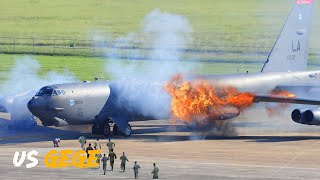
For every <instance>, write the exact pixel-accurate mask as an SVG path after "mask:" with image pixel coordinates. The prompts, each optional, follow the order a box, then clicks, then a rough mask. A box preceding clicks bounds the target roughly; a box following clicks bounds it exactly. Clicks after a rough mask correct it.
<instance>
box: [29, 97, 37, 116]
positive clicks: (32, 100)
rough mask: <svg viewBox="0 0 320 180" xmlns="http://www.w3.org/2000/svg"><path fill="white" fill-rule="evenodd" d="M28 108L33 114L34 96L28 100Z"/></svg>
mask: <svg viewBox="0 0 320 180" xmlns="http://www.w3.org/2000/svg"><path fill="white" fill-rule="evenodd" d="M28 109H29V111H30V112H31V113H32V114H34V112H35V109H36V106H35V100H34V97H33V98H32V99H31V100H30V101H29V102H28Z"/></svg>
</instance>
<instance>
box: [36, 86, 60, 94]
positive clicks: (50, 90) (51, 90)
mask: <svg viewBox="0 0 320 180" xmlns="http://www.w3.org/2000/svg"><path fill="white" fill-rule="evenodd" d="M65 94H66V92H65V91H64V90H62V89H54V88H52V87H48V86H46V87H43V88H41V89H40V90H39V91H38V92H37V94H36V96H44V95H46V96H63V95H65Z"/></svg>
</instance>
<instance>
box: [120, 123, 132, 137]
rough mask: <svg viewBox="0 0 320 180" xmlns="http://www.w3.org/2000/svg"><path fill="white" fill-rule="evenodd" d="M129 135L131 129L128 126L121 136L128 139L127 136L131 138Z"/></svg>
mask: <svg viewBox="0 0 320 180" xmlns="http://www.w3.org/2000/svg"><path fill="white" fill-rule="evenodd" d="M131 133H132V128H131V126H130V124H128V125H127V127H126V130H125V131H124V132H123V133H121V134H122V135H123V136H125V137H129V136H131Z"/></svg>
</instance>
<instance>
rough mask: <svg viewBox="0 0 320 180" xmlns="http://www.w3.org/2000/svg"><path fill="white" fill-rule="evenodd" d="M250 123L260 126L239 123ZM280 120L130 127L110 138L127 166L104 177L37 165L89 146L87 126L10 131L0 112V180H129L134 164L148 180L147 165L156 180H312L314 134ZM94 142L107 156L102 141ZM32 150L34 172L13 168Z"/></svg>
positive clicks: (317, 169) (318, 171)
mask: <svg viewBox="0 0 320 180" xmlns="http://www.w3.org/2000/svg"><path fill="white" fill-rule="evenodd" d="M257 114H259V116H257ZM253 116H255V117H259V119H255V120H254V121H248V120H246V119H247V117H253ZM287 116H288V114H282V115H281V114H280V115H279V114H278V115H277V117H268V116H267V115H266V113H264V112H262V110H261V111H259V110H252V111H249V112H248V113H245V114H244V115H242V116H240V117H239V118H237V119H236V120H232V121H230V123H229V124H228V126H226V128H225V129H223V130H220V131H223V132H222V133H221V132H220V134H219V133H213V134H212V133H210V134H208V133H199V132H195V131H191V130H189V129H188V128H187V127H186V126H185V125H183V124H181V123H172V122H169V121H167V120H159V121H148V122H135V123H132V125H133V130H134V132H133V133H134V134H133V135H132V136H131V137H130V138H122V137H113V138H112V140H113V141H114V142H115V143H116V147H115V152H116V154H117V155H118V157H120V156H121V154H122V152H123V151H124V152H126V154H127V157H128V159H129V160H130V162H129V163H127V171H126V172H124V173H123V172H120V160H119V159H117V160H116V161H115V169H114V171H110V166H109V164H108V171H107V174H106V175H105V176H104V175H103V173H102V169H90V168H89V169H77V168H73V167H69V168H64V169H48V168H47V167H45V165H44V162H43V158H44V156H45V154H46V153H47V152H48V151H49V150H51V149H56V150H62V149H73V150H78V149H80V146H79V144H78V142H77V139H78V137H79V135H80V133H84V134H85V136H86V137H87V138H88V139H89V140H88V142H87V143H94V141H95V139H94V137H91V136H90V133H89V132H90V127H89V126H78V127H64V128H46V127H42V126H37V127H36V128H35V129H32V130H31V129H29V130H15V131H9V130H7V127H6V126H7V124H8V122H10V116H9V115H8V114H4V113H2V114H0V148H1V151H0V152H1V153H0V174H1V179H85V178H86V179H133V170H132V167H133V164H134V161H138V164H139V165H140V166H141V170H140V173H139V179H151V178H152V176H151V170H152V163H153V162H155V163H157V165H158V167H159V169H160V173H159V175H160V179H201V180H203V179H319V178H320V156H319V154H320V141H319V140H320V136H319V135H320V133H318V132H319V131H320V127H316V126H305V125H299V124H295V123H294V122H292V121H291V120H290V119H288V117H287ZM214 131H217V130H214ZM54 137H60V138H61V139H62V141H61V144H60V147H59V148H53V146H52V139H53V138H54ZM100 142H101V144H102V145H103V149H102V150H103V152H106V151H107V149H106V142H107V140H106V139H101V140H100ZM32 149H34V150H37V151H38V152H39V155H38V156H37V157H38V160H39V164H38V166H37V167H34V168H31V169H27V168H26V167H25V163H24V164H23V166H21V167H18V168H17V167H14V166H13V164H12V159H13V155H14V153H15V151H20V152H21V151H26V150H32ZM28 162H29V161H27V162H26V163H28Z"/></svg>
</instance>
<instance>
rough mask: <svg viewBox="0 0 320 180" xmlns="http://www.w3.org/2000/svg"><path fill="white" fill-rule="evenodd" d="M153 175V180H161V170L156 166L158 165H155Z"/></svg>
mask: <svg viewBox="0 0 320 180" xmlns="http://www.w3.org/2000/svg"><path fill="white" fill-rule="evenodd" d="M151 174H153V177H152V178H153V179H158V178H159V168H158V167H157V166H156V163H153V170H152V172H151Z"/></svg>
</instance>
